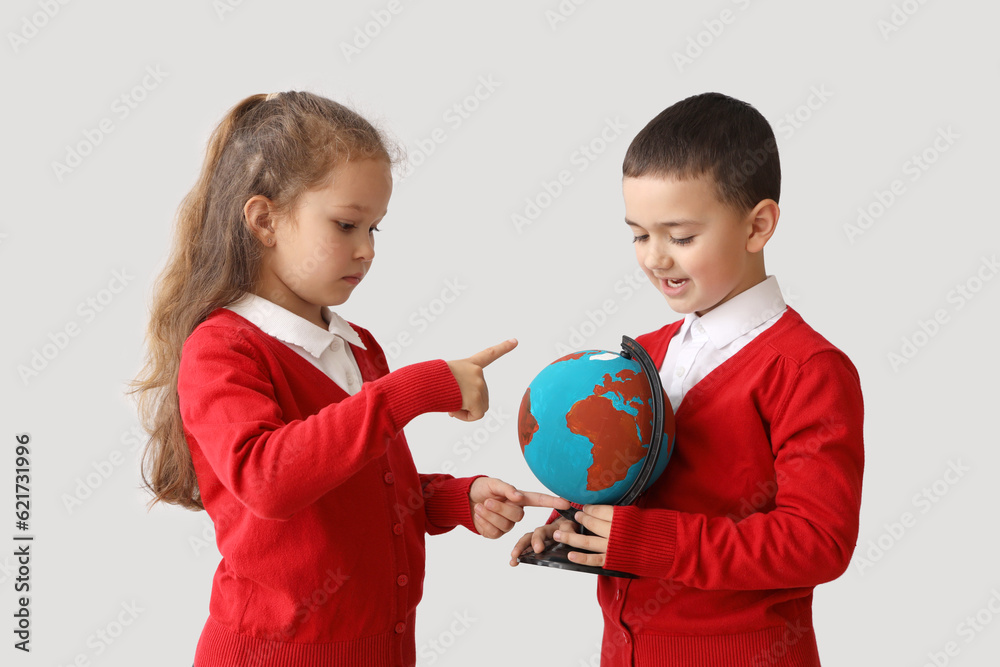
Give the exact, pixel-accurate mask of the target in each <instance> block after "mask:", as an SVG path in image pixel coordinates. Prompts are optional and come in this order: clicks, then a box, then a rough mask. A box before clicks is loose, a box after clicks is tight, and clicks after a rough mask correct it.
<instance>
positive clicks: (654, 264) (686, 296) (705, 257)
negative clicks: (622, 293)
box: [622, 176, 778, 316]
mask: <svg viewBox="0 0 1000 667" xmlns="http://www.w3.org/2000/svg"><path fill="white" fill-rule="evenodd" d="M622 194H623V195H624V198H625V222H626V223H627V224H628V225H629V227H630V228H631V230H632V232H633V234H634V237H635V254H636V259H637V260H638V261H639V266H641V267H642V270H643V271H645V273H646V276H647V277H648V278H649V280H650V282H652V283H653V285H655V286H656V288H657V289H658V290H660V292H661V293H662V294H663V295H664V296H665V297H666V299H667V303H668V304H669V305H670V308H671V310H673V311H674V312H676V313H696V314H698V315H699V316H700V315H704V314H705V313H706V312H708V311H710V310H712V309H713V308H715V307H716V306H718V305H720V304H722V303H725V302H726V301H728V300H729V299H731V298H732V297H734V296H736V295H737V294H739V293H740V292H743V291H744V290H747V289H749V288H751V287H753V286H754V285H756V284H757V283H759V282H761V281H762V280H764V278H765V277H766V274H765V272H764V257H763V253H762V252H761V250H763V248H764V244H765V243H766V242H767V239H768V238H770V236H771V234H772V233H773V231H774V225H775V223H776V222H777V219H778V205H777V204H776V203H775V202H774V201H773V200H770V199H766V200H764V201H762V202H760V203H758V204H757V206H755V207H754V208H753V209H752V210H750V211H747V213H746V214H745V215H741V214H740V213H738V212H737V211H735V210H734V209H733V208H732V207H730V206H727V205H726V204H723V203H722V202H721V201H719V199H718V195H717V193H716V186H715V183H714V181H713V180H712V179H711V178H710V177H708V176H701V177H698V178H690V179H683V180H680V179H676V178H673V177H669V176H643V177H640V178H625V179H623V180H622Z"/></svg>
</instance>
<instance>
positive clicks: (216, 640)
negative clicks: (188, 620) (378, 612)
mask: <svg viewBox="0 0 1000 667" xmlns="http://www.w3.org/2000/svg"><path fill="white" fill-rule="evenodd" d="M401 642H402V644H401ZM406 642H409V644H410V645H411V646H412V645H414V633H413V623H412V622H410V623H407V624H406V630H405V631H404V632H403V633H402V634H396V633H393V632H389V633H385V634H381V635H374V636H371V637H362V638H360V639H355V640H351V641H343V642H329V643H323V644H305V643H301V644H300V643H295V642H276V641H268V640H266V639H261V638H258V637H251V636H249V635H242V634H239V633H236V632H233V631H231V630H229V629H228V628H226V627H225V626H224V625H222V624H221V623H218V622H216V621H215V619H213V618H212V617H211V616H209V618H208V621H207V622H206V623H205V628H204V629H203V630H202V632H201V638H200V639H199V640H198V650H197V653H196V654H195V659H194V667H303V666H305V665H308V666H309V667H348V666H350V667H356V666H358V665H365V667H397V666H398V665H400V664H401V663H400V657H399V656H400V655H401V654H403V653H409V654H412V651H413V649H412V648H411V649H410V650H409V651H402V652H401V651H400V647H401V646H403V645H405V643H406ZM394 654H395V655H396V657H395V658H393V655H394ZM410 664H411V665H412V664H413V663H412V662H411V663H410Z"/></svg>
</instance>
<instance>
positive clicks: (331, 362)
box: [226, 293, 366, 394]
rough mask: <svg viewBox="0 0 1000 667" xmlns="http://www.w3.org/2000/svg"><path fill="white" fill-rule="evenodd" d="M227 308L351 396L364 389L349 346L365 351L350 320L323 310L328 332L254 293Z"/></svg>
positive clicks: (327, 308)
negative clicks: (271, 337) (278, 341)
mask: <svg viewBox="0 0 1000 667" xmlns="http://www.w3.org/2000/svg"><path fill="white" fill-rule="evenodd" d="M226 308H227V309H229V310H231V311H233V312H234V313H236V314H237V315H241V316H242V317H245V318H246V319H248V320H249V321H250V322H252V323H253V324H255V325H256V326H257V327H258V328H260V330H261V331H263V332H264V333H266V334H268V335H270V336H274V337H275V338H277V339H278V340H280V341H281V342H282V343H284V344H285V345H287V346H288V347H289V348H291V349H292V350H293V351H294V352H296V353H297V354H298V355H299V356H300V357H302V358H303V359H305V360H306V361H308V362H309V363H310V364H312V365H313V366H315V367H316V368H318V369H319V370H320V371H322V372H323V374H324V375H326V376H327V377H328V378H330V379H331V380H333V381H334V382H335V383H336V384H337V386H339V387H340V388H341V389H343V390H344V391H346V392H347V393H348V394H356V393H358V391H360V390H361V384H362V380H361V370H360V369H359V368H358V362H357V360H356V359H355V358H354V354H353V353H352V352H351V347H350V345H348V343H350V344H351V345H356V346H358V347H359V348H361V349H362V350H364V349H366V348H365V346H364V343H362V342H361V337H360V336H358V334H357V332H356V331H354V329H352V328H351V325H350V324H349V323H348V322H347V320H345V319H344V318H342V317H341V316H340V315H337V313H335V312H333V310H331V309H330V308H329V307H325V308H323V319H324V320H325V321H327V322H328V323H329V326H328V328H327V330H325V331H324V330H323V329H321V328H320V327H318V326H316V325H315V324H313V323H312V322H310V321H309V320H307V319H305V318H303V317H299V316H298V315H296V314H295V313H293V312H291V311H290V310H286V309H285V308H282V307H281V306H279V305H277V304H276V303H273V302H271V301H268V300H267V299H265V298H263V297H261V296H258V295H256V294H253V293H247V294H245V295H244V296H243V297H241V298H240V299H238V300H237V301H235V302H233V303H232V304H230V305H228V306H226Z"/></svg>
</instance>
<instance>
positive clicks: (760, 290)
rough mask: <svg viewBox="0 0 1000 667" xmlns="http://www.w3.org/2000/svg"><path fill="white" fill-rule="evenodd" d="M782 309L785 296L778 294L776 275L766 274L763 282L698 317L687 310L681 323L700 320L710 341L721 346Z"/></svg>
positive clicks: (690, 323) (717, 346)
mask: <svg viewBox="0 0 1000 667" xmlns="http://www.w3.org/2000/svg"><path fill="white" fill-rule="evenodd" d="M784 310H785V300H784V298H782V296H781V288H780V287H778V279H777V278H775V277H774V276H767V278H765V279H764V280H763V282H759V283H757V284H756V285H754V286H753V287H751V288H750V289H748V290H745V291H743V292H740V293H739V294H737V295H736V296H734V297H733V298H732V299H730V300H729V301H726V302H725V303H724V304H722V305H721V306H717V307H716V308H713V309H712V310H710V311H708V312H707V313H705V314H704V315H703V316H701V317H698V316H697V315H695V314H694V313H688V315H687V316H686V317H685V318H684V325H685V326H687V325H692V323H693V322H698V323H700V324H701V326H702V327H704V329H705V333H706V334H707V335H708V338H709V340H711V341H712V344H713V345H715V347H716V348H720V349H721V348H723V347H725V346H726V345H729V344H730V343H732V342H733V341H734V340H736V339H737V338H739V337H740V336H743V335H744V334H747V333H749V332H751V331H753V330H754V329H756V328H757V327H759V326H760V325H762V324H764V322H767V321H768V320H769V319H771V318H772V317H774V316H775V315H778V314H779V313H782V312H784ZM689 318H690V319H689Z"/></svg>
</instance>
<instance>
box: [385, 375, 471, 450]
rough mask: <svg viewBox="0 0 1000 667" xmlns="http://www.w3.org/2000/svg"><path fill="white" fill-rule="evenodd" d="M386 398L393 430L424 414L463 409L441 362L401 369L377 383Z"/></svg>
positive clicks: (455, 383) (455, 386) (459, 394)
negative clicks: (387, 398)
mask: <svg viewBox="0 0 1000 667" xmlns="http://www.w3.org/2000/svg"><path fill="white" fill-rule="evenodd" d="M376 382H377V383H378V385H379V390H380V391H381V392H382V393H383V394H385V395H386V396H387V397H389V400H388V401H387V405H388V409H389V416H390V418H391V419H392V424H393V427H395V429H396V431H397V432H398V431H402V430H403V427H404V426H406V425H407V424H409V423H410V421H411V420H412V419H413V418H414V417H416V416H417V415H422V414H423V413H425V412H451V411H453V410H460V409H461V408H462V390H461V389H460V388H459V386H458V381H457V380H455V376H454V375H453V374H452V372H451V369H450V368H448V362H446V361H444V360H442V359H435V360H434V361H424V362H421V363H419V364H412V365H410V366H404V367H403V368H400V369H399V370H397V371H393V372H392V373H389V374H388V375H386V376H384V377H381V378H379V379H378V380H376Z"/></svg>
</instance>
